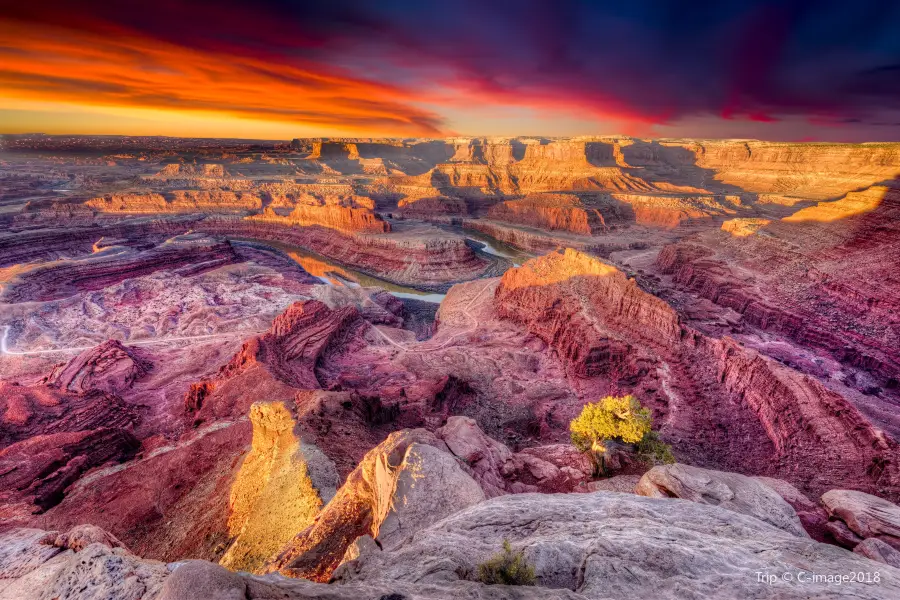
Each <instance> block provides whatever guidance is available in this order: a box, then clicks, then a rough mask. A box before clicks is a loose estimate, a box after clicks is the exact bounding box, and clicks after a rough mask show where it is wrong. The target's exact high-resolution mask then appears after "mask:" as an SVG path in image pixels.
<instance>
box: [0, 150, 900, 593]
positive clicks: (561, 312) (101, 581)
mask: <svg viewBox="0 0 900 600" xmlns="http://www.w3.org/2000/svg"><path fill="white" fill-rule="evenodd" d="M2 142H3V144H4V147H6V146H7V145H9V148H11V149H12V151H10V152H4V155H3V159H2V161H0V162H2V167H3V173H2V174H0V188H2V190H0V520H2V521H3V524H2V525H0V599H3V600H7V599H8V598H15V599H16V600H20V599H28V598H40V599H41V600H48V599H50V598H66V597H73V598H80V597H85V598H87V597H92V598H93V597H104V598H110V599H112V600H119V599H120V598H121V599H122V600H124V599H125V598H127V599H128V600H137V599H138V598H141V599H146V600H161V599H168V600H176V599H180V600H186V599H191V600H193V599H194V598H197V597H201V596H202V597H216V598H218V597H222V598H235V599H236V600H243V599H245V598H259V599H269V598H271V599H272V600H274V599H275V598H279V599H281V600H290V599H291V598H324V597H329V598H348V599H349V598H371V599H372V600H398V599H401V598H409V599H412V598H435V599H437V598H440V599H444V598H448V597H461V598H462V597H465V598H484V599H488V598H492V599H498V598H509V599H510V600H511V599H513V598H518V599H527V598H558V599H567V600H568V599H584V598H597V599H600V598H633V597H644V596H646V597H654V598H655V597H661V598H667V597H672V598H675V597H679V598H680V597H686V596H687V597H695V596H696V597H714V598H715V597H718V598H733V597H778V598H794V597H796V598H801V597H808V596H810V595H812V596H815V597H826V598H827V597H838V596H842V595H853V596H854V597H859V598H894V597H897V596H898V587H897V586H898V581H900V577H898V573H900V571H898V570H897V569H896V568H895V566H896V565H897V564H900V560H898V556H900V543H898V541H897V540H898V539H900V529H898V528H900V525H898V523H900V521H898V519H897V515H896V514H895V513H896V509H897V506H896V505H895V504H894V503H895V502H897V501H898V499H900V462H898V456H900V447H898V444H897V439H898V438H900V418H898V417H897V411H896V410H895V409H896V406H897V404H898V402H900V386H898V380H900V355H898V350H897V348H898V347H900V346H898V343H897V342H898V341H900V339H898V331H900V329H898V321H897V314H900V306H898V302H897V298H898V297H900V296H898V294H897V291H898V289H900V287H898V285H900V283H898V279H897V275H896V273H895V271H896V268H895V266H896V264H898V262H900V255H898V248H900V244H898V243H897V240H898V239H900V236H898V233H900V231H898V227H897V222H898V219H900V211H898V210H897V209H898V206H900V195H898V189H900V187H898V186H897V184H896V181H895V178H896V177H897V175H898V173H900V145H897V144H877V145H865V144H862V145H853V144H782V143H769V142H757V141H742V140H731V141H709V140H642V139H633V138H627V137H620V136H616V137H591V138H587V137H585V138H559V139H548V138H539V137H533V138H502V139H501V138H497V139H489V138H453V139H444V140H438V139H435V140H411V139H402V140H400V139H397V140H378V139H367V138H347V139H321V138H319V139H307V140H294V141H293V142H291V144H289V145H288V144H275V143H268V142H242V141H239V140H218V141H217V140H176V139H172V138H156V137H154V138H128V137H123V138H92V137H90V136H87V137H79V138H70V137H61V138H57V137H54V136H41V135H33V136H6V137H4V139H3V140H2ZM519 265H521V266H519ZM624 394H633V395H635V396H636V397H637V398H638V399H639V400H640V402H641V403H642V404H643V405H644V406H646V407H647V408H649V409H650V410H651V411H652V415H653V427H654V429H655V430H656V431H657V433H658V435H659V438H660V440H661V441H662V442H665V443H668V444H670V445H671V449H672V452H673V454H674V455H675V457H676V458H677V460H678V463H677V464H674V465H667V466H654V465H653V464H650V461H651V459H649V458H647V457H646V455H641V456H640V457H636V456H633V457H630V458H629V460H628V461H627V464H626V465H625V467H624V468H623V469H622V470H621V471H619V472H617V475H616V476H615V477H611V478H599V477H598V475H597V473H595V468H594V463H593V460H592V459H591V457H589V456H588V455H586V454H584V453H581V452H579V451H578V450H577V449H576V448H574V447H573V446H572V445H571V444H570V443H569V441H570V435H569V431H568V426H569V423H570V421H571V419H572V418H573V417H575V416H576V415H577V414H578V413H579V411H581V409H582V407H583V406H584V405H585V404H586V403H589V402H595V401H597V400H598V399H601V398H603V397H604V396H607V395H624ZM612 445H613V444H610V446H612ZM845 488H846V489H845ZM635 491H637V492H638V494H635V493H634V492H635ZM640 494H644V495H646V496H653V497H652V498H648V497H642V496H641V495H640ZM819 497H821V498H822V501H821V503H819V502H817V501H814V500H811V499H816V498H819ZM807 534H808V536H807ZM504 540H507V541H508V542H509V543H510V547H511V548H512V550H513V551H514V552H521V553H522V554H521V557H522V559H523V560H524V561H525V562H526V563H527V564H529V565H531V566H532V567H533V568H534V572H535V584H536V585H535V586H498V585H485V584H483V583H481V582H480V581H478V578H479V565H480V564H481V563H483V562H485V561H486V560H488V559H489V558H491V557H492V556H494V555H495V554H496V553H497V552H498V551H499V550H500V549H501V548H502V547H503V542H504ZM820 542H827V544H822V543H820ZM850 549H852V552H851V551H850ZM141 557H143V558H141ZM845 572H846V573H864V574H874V573H876V572H877V573H879V574H880V575H881V576H883V579H881V580H880V581H879V582H877V584H876V582H871V581H869V582H865V583H862V584H860V583H858V582H849V581H846V582H845V581H841V585H840V586H838V585H836V584H835V583H834V582H833V581H832V582H831V583H829V582H828V581H826V580H823V579H819V580H801V577H805V574H809V573H816V574H821V573H824V574H832V575H833V574H837V573H845ZM786 573H787V574H790V575H791V576H792V577H793V578H794V579H792V580H790V581H789V580H787V579H785V577H784V575H785V574H786ZM297 577H306V578H309V579H313V580H315V581H309V580H303V579H298V578H297ZM329 581H330V583H325V582H329Z"/></svg>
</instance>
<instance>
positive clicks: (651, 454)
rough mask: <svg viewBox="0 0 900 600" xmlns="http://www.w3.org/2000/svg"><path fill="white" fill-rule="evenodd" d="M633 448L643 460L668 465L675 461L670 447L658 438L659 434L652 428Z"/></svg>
mask: <svg viewBox="0 0 900 600" xmlns="http://www.w3.org/2000/svg"><path fill="white" fill-rule="evenodd" d="M635 450H637V454H638V456H639V457H641V459H642V460H643V461H645V462H649V463H653V464H655V465H670V464H672V463H674V462H675V456H674V455H673V454H672V447H671V446H670V445H668V444H667V443H665V442H664V441H662V440H661V439H659V434H658V433H656V432H655V431H653V430H650V431H648V432H647V434H646V435H645V436H644V437H643V439H641V441H639V442H638V443H637V444H636V445H635Z"/></svg>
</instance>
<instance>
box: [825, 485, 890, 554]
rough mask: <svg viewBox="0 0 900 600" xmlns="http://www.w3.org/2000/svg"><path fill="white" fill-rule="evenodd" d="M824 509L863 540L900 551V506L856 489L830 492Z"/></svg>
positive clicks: (826, 497)
mask: <svg viewBox="0 0 900 600" xmlns="http://www.w3.org/2000/svg"><path fill="white" fill-rule="evenodd" d="M822 506H824V507H825V510H826V511H828V516H829V517H831V519H833V520H836V519H839V520H840V521H843V522H844V523H846V525H847V527H848V528H849V529H850V530H851V531H852V532H853V533H855V534H856V535H858V536H859V537H860V538H863V539H867V538H878V539H880V540H882V541H884V542H886V543H887V544H890V545H891V546H893V547H894V548H896V549H898V550H900V506H897V505H896V504H894V503H892V502H888V501H887V500H885V499H883V498H879V497H878V496H873V495H871V494H866V493H864V492H858V491H856V490H830V491H828V492H825V493H824V494H823V495H822Z"/></svg>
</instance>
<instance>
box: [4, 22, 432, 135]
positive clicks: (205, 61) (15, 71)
mask: <svg viewBox="0 0 900 600" xmlns="http://www.w3.org/2000/svg"><path fill="white" fill-rule="evenodd" d="M0 38H2V39H3V40H4V44H3V45H2V46H0V98H6V99H11V100H18V101H22V100H25V101H35V102H66V103H72V104H77V105H84V106H95V107H125V108H151V109H161V110H166V111H175V112H178V113H185V112H187V113H189V112H192V111H202V112H204V113H219V114H223V115H228V116H233V117H239V118H247V119H255V120H266V121H278V122H287V123H296V124H304V125H311V126H319V127H329V128H334V129H340V130H343V131H345V132H348V133H350V132H371V131H377V132H379V134H382V135H386V134H392V135H425V136H434V135H441V134H442V132H443V125H442V122H441V119H440V117H439V116H437V115H435V114H434V113H431V112H429V111H427V110H424V109H421V108H419V107H417V106H415V105H414V104H413V102H414V101H415V98H414V97H413V96H412V95H411V94H410V93H409V92H408V91H406V90H403V89H402V88H398V87H395V86H391V85H386V84H381V83H377V82H373V81H367V80H365V79H361V78H357V77H353V76H350V75H347V74H344V73H341V72H339V71H338V70H337V69H335V68H333V67H330V66H327V65H320V64H314V63H313V64H302V63H301V61H293V62H294V64H285V62H284V61H280V62H277V63H273V62H269V61H267V60H265V59H263V58H260V57H255V56H236V55H234V54H233V53H224V52H218V51H216V50H208V49H196V48H187V47H184V46H181V45H178V44H174V43H171V42H167V41H160V40H158V39H152V38H149V37H146V36H143V35H141V34H138V33H134V32H126V31H115V32H110V35H101V34H100V33H98V32H93V33H92V32H89V31H74V30H70V29H66V28H61V27H58V26H48V25H46V24H35V23H30V22H23V21H15V20H10V19H6V20H0ZM307 62H308V61H307Z"/></svg>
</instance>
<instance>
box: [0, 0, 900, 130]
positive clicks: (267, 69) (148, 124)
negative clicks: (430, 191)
mask: <svg viewBox="0 0 900 600" xmlns="http://www.w3.org/2000/svg"><path fill="white" fill-rule="evenodd" d="M0 6H2V9H0V132H2V133H23V132H34V131H40V132H45V133H98V134H134V135H148V134H150V135H181V136H204V137H248V138H251V137H252V138H266V139H289V138H293V137H303V136H400V137H413V136H425V137H438V136H447V135H489V136H490V135H496V136H504V135H506V136H509V135H548V136H554V135H558V136H573V135H603V134H628V135H638V136H646V137H649V136H653V137H752V138H759V139H779V140H836V141H867V140H871V141H890V140H900V34H898V31H900V3H898V2H896V1H895V0H884V1H867V0H861V1H853V2H847V1H840V2H826V1H791V0H787V1H781V2H737V1H727V0H723V1H721V2H700V1H694V2H666V1H664V0H657V1H638V0H632V1H628V2H605V3H597V2H573V1H570V0H556V1H530V0H515V1H500V2H497V1H488V0H456V1H453V2H441V3H431V2H424V1H414V0H409V1H407V0H387V1H385V0H378V1H367V2H348V1H345V0H327V1H326V0H322V1H320V2H316V3H310V2H291V1H288V0H280V1H279V0H255V1H252V2H241V1H238V0H218V1H215V2H213V1H208V0H194V1H190V2H188V1H184V2H179V1H174V0H154V1H152V2H132V1H123V0H119V1H117V2H109V1H102V0H82V1H78V2H75V1H65V0H42V1H35V2H24V1H22V0H17V1H16V2H10V1H7V0H0Z"/></svg>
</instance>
